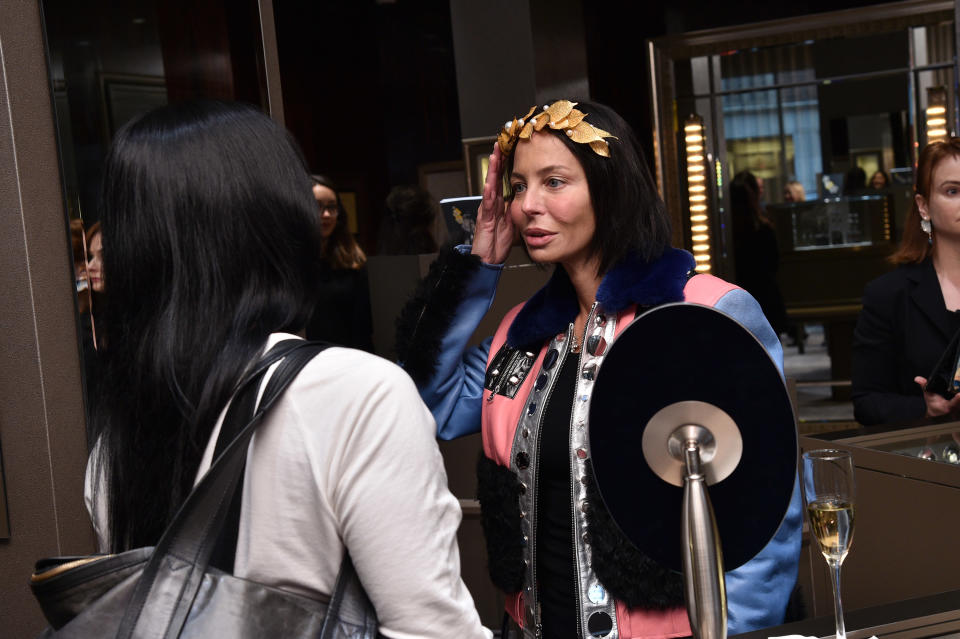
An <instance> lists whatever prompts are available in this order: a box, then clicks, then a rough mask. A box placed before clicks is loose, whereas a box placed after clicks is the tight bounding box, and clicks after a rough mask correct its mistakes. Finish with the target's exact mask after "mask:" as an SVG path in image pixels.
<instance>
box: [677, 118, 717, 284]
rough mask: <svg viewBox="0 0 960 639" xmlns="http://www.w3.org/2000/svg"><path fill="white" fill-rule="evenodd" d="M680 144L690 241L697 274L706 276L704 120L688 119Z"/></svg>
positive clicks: (707, 211) (708, 250)
mask: <svg viewBox="0 0 960 639" xmlns="http://www.w3.org/2000/svg"><path fill="white" fill-rule="evenodd" d="M683 140H684V143H685V146H686V151H687V201H688V203H689V209H690V240H691V241H692V242H693V246H692V247H691V249H692V251H693V259H694V260H696V263H697V265H696V267H695V268H696V270H697V272H698V273H709V272H710V270H711V260H710V253H711V247H710V194H709V192H708V191H707V162H706V155H707V154H706V150H705V146H706V145H705V142H706V136H705V133H704V129H703V118H701V117H700V116H699V115H690V116H689V117H687V119H686V121H685V122H684V124H683Z"/></svg>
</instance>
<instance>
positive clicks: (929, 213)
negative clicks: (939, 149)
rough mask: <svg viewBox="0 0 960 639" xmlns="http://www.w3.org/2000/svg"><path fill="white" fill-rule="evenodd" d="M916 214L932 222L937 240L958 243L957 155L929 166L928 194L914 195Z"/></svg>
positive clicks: (959, 192) (959, 160) (959, 186)
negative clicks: (930, 173) (931, 172)
mask: <svg viewBox="0 0 960 639" xmlns="http://www.w3.org/2000/svg"><path fill="white" fill-rule="evenodd" d="M916 199H917V208H919V209H920V217H923V218H927V219H929V220H930V222H931V223H932V224H933V234H934V236H935V237H936V238H937V240H938V241H944V240H945V241H954V242H960V158H958V157H955V156H947V157H945V158H943V159H942V160H940V162H939V163H938V164H937V165H936V166H935V167H933V174H932V175H931V179H930V193H929V194H928V195H927V197H923V196H922V195H920V194H917V196H916Z"/></svg>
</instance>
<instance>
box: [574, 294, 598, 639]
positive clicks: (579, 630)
mask: <svg viewBox="0 0 960 639" xmlns="http://www.w3.org/2000/svg"><path fill="white" fill-rule="evenodd" d="M596 310H597V302H594V303H593V304H592V305H591V306H590V312H589V313H588V314H587V321H586V322H585V323H584V325H583V341H582V343H581V344H580V352H579V353H578V357H577V376H576V378H574V381H573V401H574V406H575V405H576V401H577V400H578V399H580V397H579V392H578V389H579V387H580V369H581V368H582V367H583V352H584V351H585V350H587V329H588V328H589V327H590V321H591V320H592V319H593V315H594V312H595V311H596ZM574 330H575V329H574V325H573V324H570V332H571V333H573V332H574ZM575 412H576V411H575V410H574V409H573V408H571V410H570V425H569V428H568V430H567V467H568V468H569V470H570V531H571V532H572V534H573V539H571V540H570V541H571V545H570V547H571V548H572V550H573V574H574V578H575V579H576V585H577V597H576V600H577V636H578V637H582V636H583V628H582V624H581V617H582V616H583V606H582V605H581V603H580V599H581V597H582V596H583V593H581V592H580V565H579V564H578V563H577V540H576V536H577V503H576V502H577V496H576V495H575V494H574V490H575V488H574V485H573V482H574V481H575V480H576V468H574V467H573V460H572V459H571V458H570V450H571V446H572V444H573V428H574V426H573V422H574V419H573V415H574V413H575Z"/></svg>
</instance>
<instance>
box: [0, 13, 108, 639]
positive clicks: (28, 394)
mask: <svg viewBox="0 0 960 639" xmlns="http://www.w3.org/2000/svg"><path fill="white" fill-rule="evenodd" d="M58 167H59V163H58V159H57V150H56V139H55V132H54V124H53V114H52V108H51V103H50V93H49V86H48V80H47V68H46V59H45V55H44V46H43V37H42V32H41V28H40V10H39V5H38V3H37V2H35V1H32V0H3V2H0V227H2V231H0V291H2V298H3V304H2V307H0V362H2V363H3V365H2V366H0V451H2V455H3V468H4V479H5V481H6V492H7V498H8V507H9V514H10V529H11V534H10V538H9V539H7V540H0V620H2V630H0V634H2V635H3V636H5V637H12V638H18V637H31V636H36V634H38V633H39V631H40V630H41V629H42V627H43V625H44V624H43V618H42V616H41V615H40V612H39V609H38V607H37V605H36V604H35V603H34V600H33V597H32V595H31V594H30V590H29V588H28V586H27V582H28V579H29V576H30V572H31V570H32V567H33V562H34V560H36V559H37V558H39V557H43V556H49V555H59V554H85V553H89V552H91V551H92V550H93V536H92V533H91V530H90V526H89V523H88V520H87V516H86V512H85V511H84V508H83V499H82V479H83V468H84V464H85V459H86V450H85V448H86V443H85V436H84V418H83V400H82V392H81V382H80V358H79V353H78V349H77V327H76V320H75V314H74V306H73V295H72V292H71V289H72V283H73V276H72V274H71V260H70V257H69V252H68V246H69V245H68V241H67V229H66V221H65V216H64V210H63V201H62V196H61V187H60V174H59V168H58Z"/></svg>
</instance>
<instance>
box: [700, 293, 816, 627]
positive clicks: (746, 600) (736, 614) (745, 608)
mask: <svg viewBox="0 0 960 639" xmlns="http://www.w3.org/2000/svg"><path fill="white" fill-rule="evenodd" d="M716 308H717V309H718V310H721V311H724V312H725V313H727V314H728V315H730V316H731V317H733V318H734V319H736V320H737V321H739V322H740V323H741V324H743V325H744V326H745V327H746V328H747V329H749V330H750V332H752V333H753V334H754V335H755V336H756V337H757V339H759V340H760V342H761V343H762V344H763V346H764V348H766V350H767V352H768V353H769V354H770V357H771V358H773V360H774V362H776V364H777V368H778V369H779V371H780V376H781V377H783V347H782V346H781V345H780V340H779V339H778V338H777V336H776V334H775V333H774V332H773V329H772V328H771V327H770V323H769V322H767V320H766V318H765V317H764V315H763V311H761V310H760V305H759V304H758V303H757V301H756V300H755V299H753V297H752V296H751V295H750V294H749V293H747V292H746V291H744V290H742V289H735V290H732V291H730V292H729V293H727V294H725V295H724V296H723V297H722V298H720V300H719V302H718V303H717V304H716ZM793 461H794V463H795V460H793ZM802 528H803V509H802V503H801V498H800V483H799V481H798V480H796V479H795V480H794V483H793V495H792V496H791V498H790V506H789V508H788V509H787V514H786V515H785V516H784V518H783V522H782V523H781V524H780V528H779V529H778V530H777V532H776V534H775V535H774V536H773V539H772V540H771V541H770V543H768V544H767V545H766V546H765V547H764V548H763V550H761V551H760V553H759V554H758V555H757V556H756V557H754V558H753V559H751V560H750V561H748V562H747V563H746V564H744V565H742V566H740V567H739V568H737V569H736V570H731V571H730V572H728V573H726V582H727V632H728V634H731V635H733V634H738V633H741V632H749V631H751V630H758V629H760V628H766V627H769V626H776V625H779V624H781V623H783V614H784V611H785V610H786V607H787V601H788V600H789V599H790V595H791V594H792V593H793V589H794V586H795V585H796V583H797V569H798V566H799V563H800V537H801V531H802Z"/></svg>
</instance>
